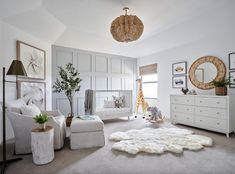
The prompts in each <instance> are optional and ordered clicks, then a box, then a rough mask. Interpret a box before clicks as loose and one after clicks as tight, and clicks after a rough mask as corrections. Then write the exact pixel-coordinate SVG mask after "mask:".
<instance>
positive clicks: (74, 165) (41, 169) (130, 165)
mask: <svg viewBox="0 0 235 174" xmlns="http://www.w3.org/2000/svg"><path fill="white" fill-rule="evenodd" d="M158 126H159V125H155V124H152V123H149V122H147V121H145V120H143V119H132V120H130V121H127V120H120V119H118V120H112V121H106V122H105V136H106V145H105V146H104V147H102V148H91V149H83V150H73V151H72V150H70V149H69V141H68V139H67V141H66V145H65V147H64V148H63V149H62V150H60V151H56V152H55V159H54V161H52V162H51V163H49V164H47V165H43V166H36V165H34V164H33V163H32V156H31V155H24V156H22V157H23V160H22V161H20V162H16V163H14V164H11V165H9V166H8V168H7V171H6V173H7V174H16V173H17V174H222V173H223V174H234V173H235V135H231V138H226V136H225V135H223V134H217V133H214V132H209V131H204V130H200V129H194V128H190V127H186V126H178V127H181V128H186V129H190V130H193V131H194V132H195V133H198V134H201V135H205V136H209V137H211V138H213V140H214V142H215V145H214V146H213V147H208V148H205V149H203V150H201V151H197V152H194V151H187V150H186V151H184V153H182V154H181V155H175V154H172V153H165V154H163V155H149V154H145V153H141V154H138V155H130V154H127V153H124V152H118V151H112V150H111V146H112V144H113V142H111V141H109V140H108V136H109V135H110V134H111V133H112V132H116V131H126V130H129V129H133V128H134V129H140V128H145V127H158ZM160 126H167V127H169V126H171V124H170V123H168V122H166V123H163V124H161V125H160ZM12 147H13V146H12V144H9V145H8V150H9V151H10V149H12ZM9 154H10V152H9Z"/></svg>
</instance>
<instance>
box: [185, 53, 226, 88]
mask: <svg viewBox="0 0 235 174" xmlns="http://www.w3.org/2000/svg"><path fill="white" fill-rule="evenodd" d="M225 75H226V66H225V64H224V63H223V61H222V60H220V59H219V58H217V57H214V56H204V57H201V58H199V59H197V60H196V61H195V62H193V64H192V65H191V67H190V69H189V79H190V81H191V83H192V84H193V85H194V86H195V87H197V88H199V89H212V88H214V85H213V84H212V81H213V80H215V81H218V80H220V79H223V78H225Z"/></svg>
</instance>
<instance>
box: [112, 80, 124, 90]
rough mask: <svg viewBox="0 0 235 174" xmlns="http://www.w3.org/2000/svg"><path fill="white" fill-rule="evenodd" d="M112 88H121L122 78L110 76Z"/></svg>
mask: <svg viewBox="0 0 235 174" xmlns="http://www.w3.org/2000/svg"><path fill="white" fill-rule="evenodd" d="M111 86H112V90H121V89H122V78H118V77H112V78H111Z"/></svg>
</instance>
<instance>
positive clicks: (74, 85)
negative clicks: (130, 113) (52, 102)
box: [52, 63, 82, 126]
mask: <svg viewBox="0 0 235 174" xmlns="http://www.w3.org/2000/svg"><path fill="white" fill-rule="evenodd" d="M58 68H59V75H60V79H58V78H57V79H56V82H55V84H54V85H53V87H52V88H53V89H54V90H53V92H56V93H61V92H64V93H65V95H66V97H67V98H68V100H69V105H70V113H69V114H68V117H67V120H66V124H67V126H70V124H71V120H72V117H73V116H74V113H73V96H74V94H75V93H76V92H78V91H80V87H81V85H79V84H80V82H81V81H82V79H80V77H79V75H80V73H78V71H77V70H76V69H75V68H74V67H73V64H72V63H68V64H66V65H65V68H63V67H61V66H60V67H58Z"/></svg>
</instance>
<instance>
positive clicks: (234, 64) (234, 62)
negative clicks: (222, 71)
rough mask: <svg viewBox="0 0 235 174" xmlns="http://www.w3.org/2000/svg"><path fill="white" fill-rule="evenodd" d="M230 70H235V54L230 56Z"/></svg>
mask: <svg viewBox="0 0 235 174" xmlns="http://www.w3.org/2000/svg"><path fill="white" fill-rule="evenodd" d="M228 64H229V70H235V52H233V53H229V54H228Z"/></svg>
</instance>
